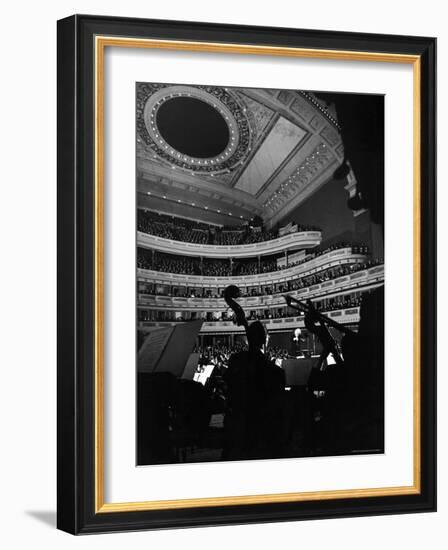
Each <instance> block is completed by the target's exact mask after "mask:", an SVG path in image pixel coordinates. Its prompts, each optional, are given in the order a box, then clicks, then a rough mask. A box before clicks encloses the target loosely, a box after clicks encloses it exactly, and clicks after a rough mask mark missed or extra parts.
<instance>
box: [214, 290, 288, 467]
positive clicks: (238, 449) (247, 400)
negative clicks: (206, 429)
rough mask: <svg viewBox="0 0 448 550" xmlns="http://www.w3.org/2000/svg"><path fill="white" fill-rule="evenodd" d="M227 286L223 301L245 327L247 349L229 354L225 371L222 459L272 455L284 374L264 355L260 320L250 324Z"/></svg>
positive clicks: (278, 435)
mask: <svg viewBox="0 0 448 550" xmlns="http://www.w3.org/2000/svg"><path fill="white" fill-rule="evenodd" d="M228 289H231V290H230V291H228ZM228 289H226V291H228V292H227V295H226V294H225V298H226V301H227V303H228V304H229V306H230V307H232V309H233V310H234V312H235V315H236V319H237V323H238V324H241V325H243V326H244V327H245V329H246V336H247V340H248V345H249V349H248V350H247V351H240V352H238V353H234V354H232V355H231V356H230V358H229V366H228V369H227V372H226V374H225V382H226V384H227V408H226V413H225V419H224V429H225V443H224V449H223V459H225V460H239V459H245V458H275V457H278V456H281V455H282V450H283V449H282V445H283V441H284V436H283V432H284V388H285V374H284V371H283V370H282V369H281V368H280V367H277V366H276V365H275V363H274V362H273V361H271V360H270V359H269V358H268V357H267V355H266V348H267V344H268V340H269V336H268V333H267V331H266V328H265V326H264V325H263V323H261V322H260V321H255V322H253V323H251V324H250V325H249V324H248V322H247V320H246V318H245V316H244V312H243V311H242V309H241V307H240V306H239V305H238V304H237V303H236V302H235V300H234V298H235V297H237V296H238V292H237V291H238V289H237V288H236V287H228ZM232 291H233V295H232Z"/></svg>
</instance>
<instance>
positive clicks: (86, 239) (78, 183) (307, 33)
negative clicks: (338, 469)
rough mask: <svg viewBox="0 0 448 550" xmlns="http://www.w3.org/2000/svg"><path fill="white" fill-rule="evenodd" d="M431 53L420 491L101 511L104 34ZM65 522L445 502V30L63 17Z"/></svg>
mask: <svg viewBox="0 0 448 550" xmlns="http://www.w3.org/2000/svg"><path fill="white" fill-rule="evenodd" d="M95 35H114V36H122V37H138V38H159V39H173V40H193V41H204V42H223V43H237V44H256V45H264V46H289V47H300V48H316V49H334V50H351V51H365V52H383V53H395V54H411V55H418V56H421V212H420V213H421V224H422V225H421V266H422V271H421V392H422V393H421V493H420V494H418V495H404V496H387V497H367V498H348V499H338V500H322V501H314V502H311V501H310V502H295V503H291V502H289V503H275V504H256V505H255V504H247V505H236V506H216V507H204V508H188V509H178V510H158V511H157V510H156V511H138V512H113V513H99V514H95V512H94V500H95V499H94V487H95V479H94V471H95V469H94V448H95V447H94V397H95V393H94V199H95V197H94V189H95V185H94V172H95V171H94V160H95V159H94V129H95V128H94V103H95V97H94V55H93V51H94V50H93V47H94V37H95ZM57 55H58V61H57V66H58V89H57V97H58V110H57V114H58V169H57V175H58V247H57V251H58V271H57V276H58V382H57V389H58V400H57V419H58V427H57V434H58V447H57V454H58V456H57V458H58V469H57V483H58V490H57V501H58V502H57V526H58V528H59V529H62V530H64V531H67V532H69V533H73V534H82V533H99V532H111V531H128V530H140V529H162V528H175V527H193V526H205V525H226V524H241V523H261V522H272V521H292V520H303V519H322V518H336V517H352V516H368V515H380V514H398V513H410V512H430V511H435V510H436V392H435V388H436V208H435V200H436V174H435V166H436V137H435V134H436V126H435V124H436V122H435V121H436V39H434V38H424V37H409V36H395V35H380V34H360V33H346V32H336V31H316V30H298V29H286V28H268V27H249V26H239V25H221V24H214V23H191V22H180V21H162V20H144V19H130V18H122V17H101V16H89V15H74V16H71V17H68V18H66V19H62V20H60V21H58V49H57Z"/></svg>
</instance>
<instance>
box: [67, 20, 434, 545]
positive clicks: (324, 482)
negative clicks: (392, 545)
mask: <svg viewBox="0 0 448 550" xmlns="http://www.w3.org/2000/svg"><path fill="white" fill-rule="evenodd" d="M435 50H436V43H435V39H433V38H423V37H405V36H385V35H366V34H354V33H342V32H332V31H315V30H312V31H311V30H297V29H274V28H262V27H243V26H232V25H218V24H208V23H207V24H205V23H190V22H177V21H155V20H138V19H126V18H112V17H96V16H87V15H86V16H84V15H80V16H78V15H77V16H72V17H69V18H67V19H63V20H61V21H59V22H58V527H59V528H60V529H62V530H65V531H67V532H70V533H73V534H81V533H96V532H107V531H125V530H136V529H155V528H167V527H171V528H174V527H186V526H201V525H223V524H236V523H249V522H268V521H288V520H299V519H315V518H331V517H349V516H361V515H374V514H391V513H405V512H422V511H434V510H435V508H436V467H435V461H436V453H435V448H436V446H435V433H436V431H435V421H436V418H435V410H436V404H435V398H436V393H435V381H436V376H435V356H436V342H435V334H436V330H435V300H436V297H435V293H436V288H435V262H436V257H435V224H436V220H435V72H436V69H435Z"/></svg>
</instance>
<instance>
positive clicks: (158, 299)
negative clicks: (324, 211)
mask: <svg viewBox="0 0 448 550" xmlns="http://www.w3.org/2000/svg"><path fill="white" fill-rule="evenodd" d="M383 281H384V265H377V266H374V267H371V268H370V269H365V270H363V271H357V272H355V273H352V274H350V275H344V276H342V277H337V278H335V279H330V280H328V281H324V282H322V283H317V284H315V285H311V286H309V287H306V288H301V289H299V290H295V291H290V292H287V294H290V295H291V296H293V297H294V298H297V299H298V300H308V299H315V298H317V297H321V296H337V295H338V294H342V293H347V292H349V291H350V292H353V291H356V290H358V289H362V290H363V291H365V290H370V289H372V288H375V287H377V286H379V285H381V284H383ZM284 294H286V293H282V294H271V295H266V296H248V297H245V298H240V299H239V300H238V303H239V304H240V305H241V307H242V308H243V309H244V310H251V309H252V310H253V309H270V308H280V307H284V306H285V305H286V303H285V299H284V298H283V296H284ZM138 306H139V307H143V308H149V309H163V310H175V311H182V310H184V311H198V310H199V311H217V310H220V311H225V310H226V309H228V306H227V304H226V302H225V301H224V299H223V298H181V297H172V296H156V295H147V294H139V296H138Z"/></svg>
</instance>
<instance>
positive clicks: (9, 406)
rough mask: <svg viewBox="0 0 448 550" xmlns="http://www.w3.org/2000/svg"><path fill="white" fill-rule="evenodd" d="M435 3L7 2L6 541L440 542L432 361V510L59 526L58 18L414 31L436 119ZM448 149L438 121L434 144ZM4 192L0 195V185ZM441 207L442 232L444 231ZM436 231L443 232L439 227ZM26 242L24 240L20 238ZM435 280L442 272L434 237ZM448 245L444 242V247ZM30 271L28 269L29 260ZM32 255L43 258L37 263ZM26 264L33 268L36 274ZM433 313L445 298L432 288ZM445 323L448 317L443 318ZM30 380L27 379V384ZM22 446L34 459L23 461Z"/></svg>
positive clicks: (2, 106)
mask: <svg viewBox="0 0 448 550" xmlns="http://www.w3.org/2000/svg"><path fill="white" fill-rule="evenodd" d="M442 6H443V3H442V2H441V1H439V2H438V1H436V0H427V1H426V2H424V3H422V2H416V1H414V0H407V1H406V2H404V1H403V2H397V3H393V2H391V1H390V0H375V2H371V3H366V2H359V1H350V0H340V1H338V2H334V1H331V0H321V1H320V2H294V1H292V0H276V1H275V2H272V3H268V2H265V3H262V2H260V1H259V0H246V1H245V2H242V1H241V0H226V1H224V2H211V1H210V0H196V1H195V0H192V1H185V0H170V1H169V2H138V1H136V0H127V1H126V2H123V1H117V0H89V1H77V0H74V1H73V2H70V3H68V2H65V3H64V2H50V1H46V2H43V1H41V2H30V1H28V2H22V1H17V0H16V1H14V2H7V3H5V4H4V7H3V10H2V32H1V33H0V41H1V49H0V52H1V56H2V62H1V65H0V67H1V85H0V94H1V101H0V132H1V158H2V160H1V162H0V173H1V182H2V184H1V195H0V225H1V227H0V235H1V237H0V238H1V242H2V245H1V248H0V258H1V267H0V278H1V284H0V315H1V317H0V319H1V321H0V322H1V336H2V338H1V346H0V353H1V359H0V365H1V372H2V376H1V378H0V418H1V425H2V428H1V431H0V447H1V451H0V462H1V467H0V518H1V520H2V521H1V529H0V540H1V541H2V546H3V547H5V548H19V547H21V548H22V547H23V548H27V547H29V546H30V545H33V546H35V547H38V548H46V549H48V550H50V549H53V548H72V547H75V545H76V547H77V548H93V547H105V546H106V545H107V547H108V548H110V549H112V548H121V547H122V546H123V545H132V547H133V548H148V547H150V548H157V549H163V548H170V547H173V546H174V545H176V544H179V545H182V548H184V549H189V548H195V549H200V548H207V547H212V548H213V549H214V550H215V549H220V548H229V547H231V546H234V547H237V548H238V547H243V546H244V545H247V544H253V545H254V546H255V545H256V546H257V547H258V548H273V547H279V546H280V545H282V544H288V545H292V546H297V547H305V546H307V547H311V548H315V549H320V548H327V547H328V548H330V547H331V548H334V549H339V548H341V549H342V548H344V549H346V550H350V549H355V548H356V549H359V548H362V549H370V548H372V549H373V548H375V549H379V548H393V547H396V546H400V547H401V548H407V549H409V550H413V549H420V548H422V547H423V546H430V547H431V548H434V549H439V548H444V547H445V544H446V524H447V520H448V496H447V491H448V481H447V480H448V476H447V473H446V470H447V468H446V466H445V465H446V464H448V443H447V438H446V432H447V424H448V405H447V400H446V399H443V395H444V392H445V391H446V388H447V387H448V375H447V370H446V365H445V364H444V363H445V361H444V357H443V355H444V354H443V351H442V352H441V353H440V355H441V357H442V361H441V368H440V372H439V388H440V395H441V399H440V405H439V426H440V427H439V433H440V440H439V464H440V468H439V512H438V513H437V514H419V515H412V516H409V515H403V516H390V517H376V518H365V519H364V518H361V519H344V520H325V521H311V522H300V523H287V524H271V525H262V526H260V525H259V526H241V527H223V528H207V529H194V530H183V531H167V532H154V533H132V534H131V533H129V534H121V535H106V536H105V535H100V536H92V537H83V538H74V537H70V536H69V535H66V534H64V533H61V532H57V531H56V530H55V528H54V513H55V512H54V511H55V489H56V488H55V455H56V453H55V423H56V418H55V406H56V405H55V403H56V401H55V378H56V377H55V369H56V363H55V356H56V336H55V334H56V333H55V331H56V315H55V308H56V300H55V283H56V272H55V265H56V264H55V252H56V217H55V212H56V178H55V170H56V161H55V153H56V116H55V115H56V20H57V19H59V18H62V17H65V16H67V15H70V14H72V13H76V12H77V13H96V14H103V15H104V14H107V15H124V16H135V17H152V18H168V19H184V20H198V21H217V22H223V23H224V22H225V23H241V24H257V25H273V26H291V27H303V28H307V27H308V28H322V29H337V30H346V31H364V32H374V33H377V32H382V33H392V34H416V35H418V34H420V35H430V36H438V37H439V98H440V104H439V113H440V116H439V120H442V121H443V120H445V121H446V120H448V116H447V114H448V113H447V101H446V97H448V68H447V67H448V31H447V30H446V24H444V23H443V21H444V17H443V15H442ZM447 148H448V135H447V130H446V127H441V128H440V135H439V150H440V151H442V152H444V151H446V150H447ZM439 172H440V173H439V181H440V188H439V204H440V205H441V210H440V211H441V213H443V210H442V209H443V207H445V208H446V207H447V206H448V203H447V179H448V178H447V176H448V174H447V168H446V165H444V157H443V156H442V155H441V156H440V170H439ZM5 191H6V195H5ZM447 220H448V217H447V216H440V221H439V228H440V230H439V231H440V235H446V234H447V231H448V226H447V225H448V223H447ZM440 241H442V239H440ZM24 243H27V244H26V246H25V244H24ZM439 248H440V259H439V265H440V275H439V279H440V281H443V280H446V278H447V277H446V275H447V273H446V268H447V261H446V252H445V249H444V247H443V242H441V246H440V247H439ZM444 252H445V254H444ZM25 266H26V267H28V269H23V267H25ZM31 266H37V267H38V269H36V270H31V269H30V267H31ZM31 275H32V277H31ZM439 295H440V300H441V302H440V305H439V311H440V312H443V311H444V310H445V311H446V310H447V306H448V302H447V291H446V289H443V288H440V293H439ZM440 327H441V328H440V330H439V333H440V334H441V335H442V331H444V330H446V329H447V328H448V327H447V323H446V322H443V323H442V320H441V322H440ZM24 382H25V384H24ZM24 456H26V457H28V460H26V461H25V460H24V458H23V457H24Z"/></svg>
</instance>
